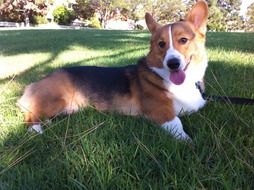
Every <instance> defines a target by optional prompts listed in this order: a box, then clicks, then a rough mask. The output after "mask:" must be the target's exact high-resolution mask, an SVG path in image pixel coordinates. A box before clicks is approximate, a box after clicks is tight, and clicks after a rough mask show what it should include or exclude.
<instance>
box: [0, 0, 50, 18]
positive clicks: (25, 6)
mask: <svg viewBox="0 0 254 190" xmlns="http://www.w3.org/2000/svg"><path fill="white" fill-rule="evenodd" d="M45 12H46V5H45V4H44V3H43V4H35V1H34V0H6V1H5V2H4V3H3V4H2V5H1V7H0V18H1V19H2V20H5V21H15V22H22V21H25V20H26V18H28V19H29V20H30V21H31V20H33V17H34V16H35V15H43V14H45Z"/></svg>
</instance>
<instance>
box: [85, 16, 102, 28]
mask: <svg viewBox="0 0 254 190" xmlns="http://www.w3.org/2000/svg"><path fill="white" fill-rule="evenodd" d="M88 27H91V28H101V23H100V21H99V19H98V18H97V17H96V16H93V17H91V18H90V19H89V20H88Z"/></svg>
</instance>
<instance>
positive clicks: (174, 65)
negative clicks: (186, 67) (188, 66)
mask: <svg viewBox="0 0 254 190" xmlns="http://www.w3.org/2000/svg"><path fill="white" fill-rule="evenodd" d="M167 65H168V68H170V69H171V70H176V69H178V68H179V66H180V60H179V59H177V58H172V59H169V60H168V61H167Z"/></svg>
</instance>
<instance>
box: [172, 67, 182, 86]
mask: <svg viewBox="0 0 254 190" xmlns="http://www.w3.org/2000/svg"><path fill="white" fill-rule="evenodd" d="M169 79H170V80H171V81H172V82H173V83H174V84H176V85H180V84H182V83H183V81H184V79H185V73H184V72H183V70H178V71H173V72H171V73H170V76H169Z"/></svg>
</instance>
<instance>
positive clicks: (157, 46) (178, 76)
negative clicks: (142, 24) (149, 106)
mask: <svg viewBox="0 0 254 190" xmlns="http://www.w3.org/2000/svg"><path fill="white" fill-rule="evenodd" d="M207 18H208V6H207V3H206V2H205V1H198V2H197V3H196V4H195V5H194V6H193V8H192V9H191V10H190V12H189V13H188V14H187V15H186V17H185V19H184V20H182V21H179V22H175V23H172V24H168V25H164V26H161V25H160V24H158V23H157V22H156V21H155V20H154V19H153V17H152V16H151V15H150V14H149V13H146V15H145V19H146V24H147V27H148V29H149V31H150V32H151V34H152V37H151V47H150V52H149V54H148V56H147V62H148V65H149V66H150V67H151V68H153V69H155V70H156V69H157V70H159V69H160V70H162V69H163V73H164V75H165V73H168V74H167V75H168V76H167V79H168V80H170V81H171V82H172V83H174V84H176V85H180V84H182V83H183V82H184V80H185V72H186V70H187V69H188V67H189V66H190V64H199V62H200V61H199V59H200V56H202V55H200V54H202V51H205V49H204V45H205V34H206V25H207ZM162 75H163V74H162ZM164 78H165V76H164Z"/></svg>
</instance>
